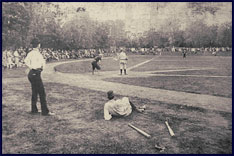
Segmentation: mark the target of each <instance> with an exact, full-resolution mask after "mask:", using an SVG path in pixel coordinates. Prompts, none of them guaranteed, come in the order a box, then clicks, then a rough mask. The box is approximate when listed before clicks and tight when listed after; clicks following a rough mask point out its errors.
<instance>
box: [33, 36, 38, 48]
mask: <svg viewBox="0 0 234 156" xmlns="http://www.w3.org/2000/svg"><path fill="white" fill-rule="evenodd" d="M31 44H32V47H33V48H36V47H37V46H38V44H40V42H39V40H38V39H37V38H34V39H33V40H32V41H31Z"/></svg>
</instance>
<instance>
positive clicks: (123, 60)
mask: <svg viewBox="0 0 234 156" xmlns="http://www.w3.org/2000/svg"><path fill="white" fill-rule="evenodd" d="M127 61H128V57H127V55H126V53H125V52H124V51H123V50H121V52H120V54H119V68H120V75H122V72H123V70H124V74H125V75H127Z"/></svg>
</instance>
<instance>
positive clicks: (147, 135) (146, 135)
mask: <svg viewBox="0 0 234 156" xmlns="http://www.w3.org/2000/svg"><path fill="white" fill-rule="evenodd" d="M128 126H130V127H132V128H133V129H135V130H136V131H137V132H139V133H140V134H142V135H144V136H145V137H147V138H150V137H151V136H150V135H149V134H147V133H146V132H144V131H142V130H140V129H139V128H137V127H135V126H133V125H132V124H128Z"/></svg>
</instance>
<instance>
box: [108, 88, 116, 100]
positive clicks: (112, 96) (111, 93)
mask: <svg viewBox="0 0 234 156" xmlns="http://www.w3.org/2000/svg"><path fill="white" fill-rule="evenodd" d="M107 97H108V99H113V98H114V92H113V91H112V90H110V91H108V92H107Z"/></svg>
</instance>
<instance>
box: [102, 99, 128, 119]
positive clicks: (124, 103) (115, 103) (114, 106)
mask: <svg viewBox="0 0 234 156" xmlns="http://www.w3.org/2000/svg"><path fill="white" fill-rule="evenodd" d="M131 112H132V107H131V105H130V103H129V99H128V98H127V97H123V98H122V99H118V100H114V99H112V100H110V101H108V102H107V103H106V104H105V106H104V118H105V120H110V119H111V118H112V115H114V116H127V115H129V114H131Z"/></svg>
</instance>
